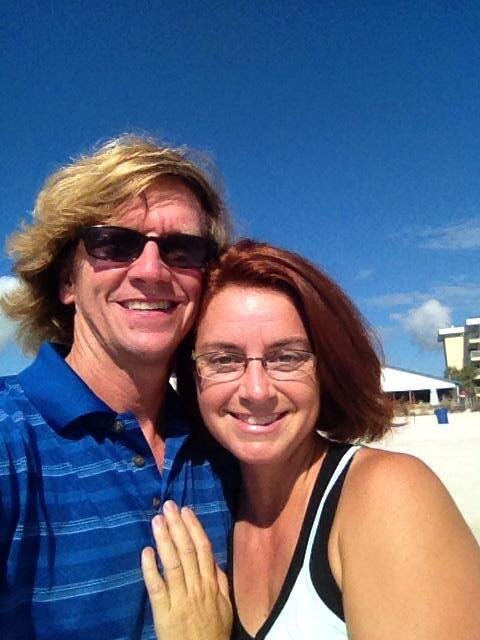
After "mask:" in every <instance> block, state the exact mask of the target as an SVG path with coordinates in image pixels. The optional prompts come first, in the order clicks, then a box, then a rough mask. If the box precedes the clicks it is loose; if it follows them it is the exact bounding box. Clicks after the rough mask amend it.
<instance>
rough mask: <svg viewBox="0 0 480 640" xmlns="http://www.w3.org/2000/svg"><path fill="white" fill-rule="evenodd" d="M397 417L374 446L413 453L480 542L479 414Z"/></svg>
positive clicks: (475, 412)
mask: <svg viewBox="0 0 480 640" xmlns="http://www.w3.org/2000/svg"><path fill="white" fill-rule="evenodd" d="M448 420H449V424H438V423H437V419H436V416H435V415H425V416H409V417H408V418H407V417H406V418H402V419H400V418H396V419H395V423H396V426H394V427H393V429H392V432H391V433H390V434H388V435H387V436H386V437H385V438H384V440H382V441H381V442H380V443H376V444H375V445H374V446H376V447H380V448H383V449H388V450H390V451H400V452H403V453H410V454H412V455H414V456H416V457H417V458H420V459H421V460H423V462H425V463H426V464H427V465H428V466H429V467H430V468H431V469H432V470H433V471H434V472H435V473H436V474H437V476H438V477H439V478H440V479H441V481H442V482H443V484H444V485H445V486H446V487H447V489H448V491H449V492H450V494H451V495H452V497H453V499H454V500H455V502H456V504H457V506H458V508H459V509H460V511H461V512H462V514H463V517H464V518H465V520H466V521H467V523H468V525H469V526H470V528H471V529H472V531H473V533H474V535H475V537H476V538H477V540H478V541H479V542H480V412H478V411H474V412H463V413H449V414H448Z"/></svg>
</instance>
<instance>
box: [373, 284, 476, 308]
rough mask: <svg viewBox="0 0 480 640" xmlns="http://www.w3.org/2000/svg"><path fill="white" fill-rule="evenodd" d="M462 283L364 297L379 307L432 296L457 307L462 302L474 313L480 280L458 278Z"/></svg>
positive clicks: (405, 303)
mask: <svg viewBox="0 0 480 640" xmlns="http://www.w3.org/2000/svg"><path fill="white" fill-rule="evenodd" d="M457 281H458V282H461V283H460V284H457V283H453V284H449V283H446V284H442V285H437V286H433V287H432V288H431V289H430V290H429V291H403V292H395V293H385V294H382V295H379V296H371V297H370V298H364V299H363V302H364V304H368V305H370V306H372V307H376V308H379V309H386V308H388V307H402V306H411V305H415V304H421V303H423V302H426V301H427V300H430V299H431V298H434V299H438V300H441V301H442V303H444V304H446V305H449V306H452V307H457V306H458V305H459V304H461V305H462V306H464V307H469V308H471V309H472V313H474V314H475V313H476V311H474V310H475V309H477V308H480V282H465V281H461V279H457Z"/></svg>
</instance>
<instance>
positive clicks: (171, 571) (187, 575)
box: [153, 500, 200, 591]
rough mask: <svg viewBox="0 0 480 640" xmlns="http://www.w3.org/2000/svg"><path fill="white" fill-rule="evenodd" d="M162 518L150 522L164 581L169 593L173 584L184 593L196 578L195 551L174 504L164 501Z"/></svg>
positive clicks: (196, 562) (197, 575) (197, 572)
mask: <svg viewBox="0 0 480 640" xmlns="http://www.w3.org/2000/svg"><path fill="white" fill-rule="evenodd" d="M163 514H164V515H163V518H162V516H157V517H155V518H154V519H153V533H154V537H155V542H156V544H157V551H158V555H159V556H160V561H161V563H162V566H163V569H164V578H165V581H166V582H167V585H168V586H169V589H170V588H171V586H172V585H173V584H175V588H176V589H180V587H181V586H182V583H183V589H184V591H188V590H189V589H191V588H192V587H193V586H194V585H197V584H198V581H199V577H200V571H199V566H198V560H197V553H196V548H195V545H194V543H193V541H192V538H191V536H190V533H189V531H188V528H187V527H186V526H185V523H184V521H183V519H182V517H181V515H180V512H179V510H178V507H177V506H176V504H175V503H173V502H172V501H171V500H167V502H165V504H164V505H163Z"/></svg>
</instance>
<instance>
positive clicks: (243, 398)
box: [195, 285, 320, 464]
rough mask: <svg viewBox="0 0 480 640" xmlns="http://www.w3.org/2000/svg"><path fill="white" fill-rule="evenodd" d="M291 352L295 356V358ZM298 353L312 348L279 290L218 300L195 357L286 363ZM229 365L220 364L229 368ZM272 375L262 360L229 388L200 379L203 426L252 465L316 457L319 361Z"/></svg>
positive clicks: (227, 293)
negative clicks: (212, 355)
mask: <svg viewBox="0 0 480 640" xmlns="http://www.w3.org/2000/svg"><path fill="white" fill-rule="evenodd" d="M290 350H294V351H293V354H292V352H291V351H290ZM295 350H299V351H311V346H310V343H309V340H308V337H307V334H306V332H305V328H304V326H303V323H302V320H301V319H300V316H299V314H298V313H297V310H296V309H295V306H294V305H293V303H292V302H291V300H290V299H289V298H288V297H287V296H286V295H284V294H283V293H280V292H278V291H275V290H270V289H257V288H253V287H242V286H237V285H231V286H228V287H226V288H225V289H223V290H222V291H220V292H219V293H218V294H217V295H215V296H214V297H213V298H212V300H211V302H210V303H209V305H208V307H207V310H206V312H205V314H204V316H203V318H202V320H201V322H200V326H199V328H198V333H197V340H196V344H195V353H196V355H197V356H201V355H202V354H207V353H208V354H209V353H212V352H213V353H215V352H217V353H222V352H227V353H231V354H236V355H237V356H238V355H241V356H246V357H247V358H260V357H262V356H266V355H270V354H273V356H272V358H271V361H273V363H274V365H275V366H276V365H277V363H279V365H280V368H282V369H284V365H283V362H284V361H285V362H287V363H288V362H290V360H291V358H292V357H295ZM229 361H230V359H229V358H228V356H227V360H224V357H222V358H221V359H220V360H218V359H216V360H214V362H215V363H217V362H219V363H223V362H229ZM281 375H282V376H283V377H286V378H287V379H282V380H277V379H273V378H272V377H271V376H270V375H268V373H267V371H266V370H265V368H264V366H263V364H262V362H261V361H260V360H253V361H249V362H248V366H247V368H246V370H245V372H244V373H243V374H242V375H241V376H240V377H239V378H238V379H236V380H232V381H223V380H212V379H205V378H200V377H198V376H197V391H198V399H199V404H200V410H201V412H202V416H203V419H204V421H205V424H206V425H207V427H208V429H209V431H210V432H211V434H212V435H213V436H214V438H216V439H217V440H218V441H219V442H220V443H221V444H222V445H223V446H224V447H225V448H226V449H228V450H229V451H231V452H232V454H233V455H234V456H236V457H237V458H239V460H240V461H241V462H244V463H246V464H266V463H277V462H284V461H285V460H286V459H288V458H290V457H291V456H292V455H294V454H295V455H297V454H300V455H302V452H303V451H305V452H306V454H307V455H308V453H309V452H311V450H312V449H311V447H312V441H313V440H314V439H315V425H316V421H317V418H318V414H319V410H320V400H319V398H320V389H319V384H318V382H317V380H316V377H315V367H314V361H313V360H311V359H310V360H309V361H307V362H306V363H305V364H302V374H301V375H302V377H295V376H298V371H294V372H293V373H292V375H291V377H290V374H288V373H287V374H285V373H282V374H281Z"/></svg>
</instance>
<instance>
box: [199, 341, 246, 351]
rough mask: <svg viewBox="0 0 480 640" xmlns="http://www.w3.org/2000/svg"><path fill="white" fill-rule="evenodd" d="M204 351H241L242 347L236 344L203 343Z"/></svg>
mask: <svg viewBox="0 0 480 640" xmlns="http://www.w3.org/2000/svg"><path fill="white" fill-rule="evenodd" d="M201 348H202V351H205V352H207V351H232V350H233V351H235V350H238V349H241V346H240V345H238V344H235V343H234V342H223V341H222V342H203V343H202V345H201Z"/></svg>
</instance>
